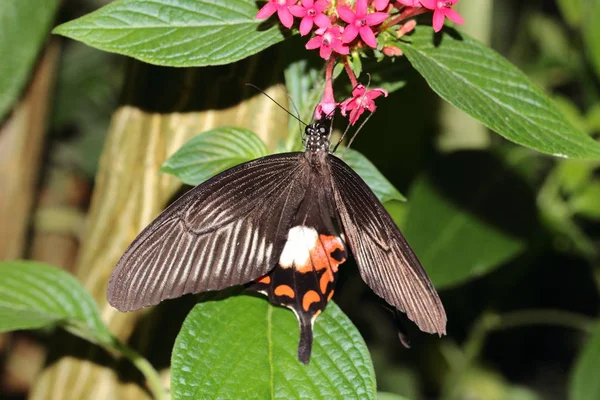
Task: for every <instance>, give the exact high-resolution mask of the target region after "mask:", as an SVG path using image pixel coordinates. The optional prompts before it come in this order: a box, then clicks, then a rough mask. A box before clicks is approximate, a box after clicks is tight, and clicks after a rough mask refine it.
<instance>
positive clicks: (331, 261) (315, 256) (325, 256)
mask: <svg viewBox="0 0 600 400" xmlns="http://www.w3.org/2000/svg"><path fill="white" fill-rule="evenodd" d="M336 250H340V251H342V252H343V251H344V244H343V243H342V241H341V240H340V239H339V238H338V237H335V236H328V235H319V240H318V241H317V243H316V244H315V247H313V248H312V249H310V250H309V253H310V257H309V258H308V260H307V261H306V264H304V265H296V270H297V271H298V272H300V273H303V274H304V273H308V272H312V271H313V269H314V270H315V271H320V270H322V269H327V270H328V273H329V274H330V275H331V281H333V273H334V272H337V270H338V266H339V265H340V264H341V263H343V262H344V261H346V260H345V259H342V261H338V260H336V259H335V258H333V256H332V254H333V252H334V251H336ZM331 269H333V271H331Z"/></svg>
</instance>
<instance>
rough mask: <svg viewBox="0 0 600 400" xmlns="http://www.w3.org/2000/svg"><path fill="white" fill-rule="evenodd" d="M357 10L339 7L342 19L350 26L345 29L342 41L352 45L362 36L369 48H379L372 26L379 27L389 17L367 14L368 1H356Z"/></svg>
mask: <svg viewBox="0 0 600 400" xmlns="http://www.w3.org/2000/svg"><path fill="white" fill-rule="evenodd" d="M355 8H356V12H354V11H352V9H351V8H350V7H346V6H340V7H337V12H338V15H339V16H340V18H341V19H342V20H343V21H344V22H346V23H348V26H346V27H345V28H344V35H343V36H342V40H343V41H344V43H350V42H351V41H353V40H354V39H355V38H356V37H357V36H358V35H359V34H360V38H361V39H362V40H363V42H365V43H366V44H367V45H368V46H371V47H377V39H375V34H374V33H373V31H372V30H371V26H373V25H379V24H380V23H382V22H383V21H385V20H386V19H387V18H388V17H389V15H388V14H387V13H384V12H374V13H371V14H367V0H356V4H355Z"/></svg>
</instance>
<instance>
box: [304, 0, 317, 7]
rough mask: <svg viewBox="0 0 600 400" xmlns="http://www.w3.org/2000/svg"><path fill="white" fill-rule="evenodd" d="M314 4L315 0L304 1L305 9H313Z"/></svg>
mask: <svg viewBox="0 0 600 400" xmlns="http://www.w3.org/2000/svg"><path fill="white" fill-rule="evenodd" d="M314 4H315V2H314V0H302V6H303V7H304V8H311V7H312V6H313V5H314Z"/></svg>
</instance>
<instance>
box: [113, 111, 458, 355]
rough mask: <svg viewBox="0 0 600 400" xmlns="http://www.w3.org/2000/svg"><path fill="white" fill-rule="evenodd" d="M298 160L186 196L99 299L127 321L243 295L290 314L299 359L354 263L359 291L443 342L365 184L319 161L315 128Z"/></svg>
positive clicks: (419, 280) (438, 309)
mask: <svg viewBox="0 0 600 400" xmlns="http://www.w3.org/2000/svg"><path fill="white" fill-rule="evenodd" d="M305 133H306V138H305V142H304V143H305V151H304V152H295V153H284V154H275V155H271V156H267V157H263V158H260V159H256V160H252V161H249V162H247V163H244V164H240V165H238V166H236V167H233V168H231V169H229V170H226V171H224V172H222V173H221V174H218V175H216V176H215V177H213V178H211V179H209V180H208V181H206V182H204V183H202V184H200V185H199V186H197V187H195V188H194V189H192V190H190V191H189V192H187V193H186V194H184V195H183V196H182V197H181V198H179V199H178V200H177V201H175V202H174V203H173V204H172V205H171V206H170V207H168V208H167V209H166V210H165V211H164V212H163V213H162V214H161V215H160V216H159V217H158V218H157V219H156V220H155V221H153V222H152V223H151V224H150V225H149V226H148V227H147V228H146V229H144V230H143V231H142V233H140V235H139V236H138V237H137V238H136V239H135V240H134V241H133V243H132V244H131V245H130V246H129V248H128V249H127V250H126V251H125V253H124V254H123V256H122V257H121V259H120V260H119V262H118V263H117V266H116V268H115V270H114V272H113V274H112V275H111V279H110V282H109V287H108V293H107V295H108V301H109V303H110V304H111V305H113V306H114V307H115V308H117V309H118V310H120V311H132V310H136V309H139V308H142V307H145V306H150V305H155V304H158V303H159V302H160V301H162V300H164V299H168V298H175V297H180V296H182V295H184V294H187V293H199V292H204V291H208V290H220V289H224V288H226V287H229V286H233V285H244V284H245V285H246V287H247V288H248V289H250V290H255V291H258V292H262V293H264V294H266V295H267V296H268V298H269V300H270V301H271V302H272V303H274V304H278V305H283V306H285V307H288V308H290V309H292V310H293V311H294V313H295V314H296V316H297V317H298V320H299V324H300V343H299V348H298V356H299V359H300V360H301V361H303V362H305V363H307V362H308V361H309V358H310V351H311V343H312V327H313V324H314V322H315V319H316V318H317V316H318V315H319V314H320V313H321V312H322V311H323V310H324V309H325V307H326V305H327V303H328V301H329V300H330V299H331V296H332V295H333V292H334V288H335V283H336V280H337V273H338V270H339V268H340V266H341V265H342V264H343V263H344V261H345V260H346V259H347V258H348V253H352V255H353V256H354V258H355V259H356V261H357V265H358V267H359V270H360V273H361V276H362V277H363V279H364V280H365V282H366V283H367V284H368V285H369V286H370V287H371V288H372V289H373V290H374V291H375V293H377V294H378V295H379V296H380V297H382V298H384V299H385V300H386V301H387V302H388V303H389V304H391V305H393V306H394V307H396V308H397V309H399V310H401V311H403V312H406V313H407V315H408V317H409V318H410V319H411V320H413V321H414V322H415V323H417V325H418V326H419V328H421V330H423V331H426V332H431V333H438V334H443V333H444V332H445V324H446V315H445V312H444V309H443V306H442V305H441V302H440V300H439V298H438V296H437V293H436V292H435V289H434V288H433V286H432V285H431V283H430V281H429V279H428V278H427V276H426V274H425V272H424V271H423V269H422V267H421V265H420V263H419V261H418V259H417V258H416V256H415V255H414V253H413V252H412V250H411V249H410V247H409V246H408V244H407V243H406V240H405V239H404V237H403V236H402V234H401V233H400V231H399V230H398V228H397V227H396V225H395V223H394V222H393V221H392V219H391V217H390V216H389V214H387V212H386V211H385V209H384V208H383V207H382V206H381V203H379V201H378V199H377V198H376V196H375V195H374V194H373V193H372V192H371V190H370V189H369V188H368V186H367V185H366V184H365V183H364V181H363V180H362V179H361V178H360V177H359V176H358V175H357V174H356V173H355V172H354V171H353V170H352V169H351V168H350V167H348V166H347V165H346V164H345V163H344V162H343V161H342V160H341V159H339V158H337V157H336V156H335V155H333V154H330V152H329V147H330V143H329V132H328V129H327V128H326V127H325V124H324V123H323V122H319V121H317V123H315V124H311V125H308V126H307V128H306V131H305Z"/></svg>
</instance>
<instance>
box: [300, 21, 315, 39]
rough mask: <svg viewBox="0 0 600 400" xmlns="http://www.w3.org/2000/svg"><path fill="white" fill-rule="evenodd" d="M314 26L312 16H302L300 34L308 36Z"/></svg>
mask: <svg viewBox="0 0 600 400" xmlns="http://www.w3.org/2000/svg"><path fill="white" fill-rule="evenodd" d="M312 27H313V20H312V18H308V17H307V18H302V21H300V36H306V35H307V34H309V33H310V30H311V29H312Z"/></svg>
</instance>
